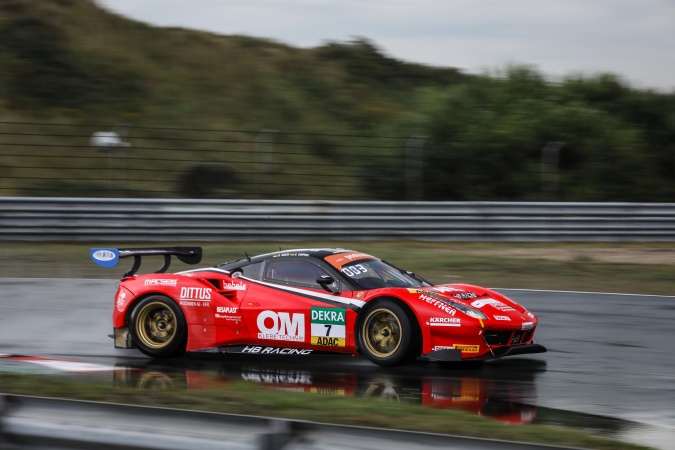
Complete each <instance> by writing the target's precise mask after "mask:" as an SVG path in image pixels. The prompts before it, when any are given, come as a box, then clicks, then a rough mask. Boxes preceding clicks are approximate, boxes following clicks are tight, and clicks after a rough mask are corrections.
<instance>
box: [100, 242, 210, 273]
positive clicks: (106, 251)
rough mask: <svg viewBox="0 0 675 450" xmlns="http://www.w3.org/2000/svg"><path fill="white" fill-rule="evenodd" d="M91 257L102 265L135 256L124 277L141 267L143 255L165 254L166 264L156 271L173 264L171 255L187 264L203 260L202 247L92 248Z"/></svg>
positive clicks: (162, 270) (112, 263)
mask: <svg viewBox="0 0 675 450" xmlns="http://www.w3.org/2000/svg"><path fill="white" fill-rule="evenodd" d="M90 255H91V259H92V260H93V261H94V262H95V263H96V264H98V265H99V266H101V267H105V268H111V267H115V266H117V263H118V262H119V260H120V258H128V257H130V256H133V257H134V265H133V266H132V267H131V270H129V271H128V272H126V273H125V274H124V275H123V276H122V277H123V278H127V277H130V276H132V275H134V274H135V273H136V272H137V271H138V269H139V268H140V267H141V257H142V256H164V264H163V265H162V267H160V268H159V269H158V270H156V271H155V273H164V272H166V270H167V269H168V268H169V265H171V256H172V255H175V256H177V257H178V259H179V260H181V261H182V262H184V263H185V264H198V263H199V262H200V261H201V260H202V248H201V247H157V248H92V249H91V250H90Z"/></svg>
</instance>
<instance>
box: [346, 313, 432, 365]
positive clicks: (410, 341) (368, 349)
mask: <svg viewBox="0 0 675 450" xmlns="http://www.w3.org/2000/svg"><path fill="white" fill-rule="evenodd" d="M413 333H414V331H413V326H412V323H411V320H410V318H409V317H408V315H407V314H406V312H405V310H404V309H403V308H402V307H401V306H399V305H398V304H396V303H394V302H393V301H391V300H377V301H376V303H374V304H373V306H372V307H370V308H369V309H368V310H367V311H366V312H365V313H364V316H363V318H362V320H361V321H360V322H359V332H358V341H359V348H360V350H361V353H363V355H364V356H365V357H366V358H368V359H369V360H371V361H372V362H374V363H375V364H378V365H380V366H395V365H399V364H405V363H407V362H410V361H411V360H413V359H414V358H415V357H417V356H418V355H419V352H418V351H417V350H418V349H416V348H415V347H416V345H415V343H416V342H417V339H416V337H415V336H414V335H413Z"/></svg>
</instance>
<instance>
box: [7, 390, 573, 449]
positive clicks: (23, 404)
mask: <svg viewBox="0 0 675 450" xmlns="http://www.w3.org/2000/svg"><path fill="white" fill-rule="evenodd" d="M0 447H1V448H4V449H11V450H15V449H16V450H18V449H25V448H39V449H43V450H56V449H72V448H78V449H82V450H89V449H101V448H106V449H120V450H121V449H125V450H184V449H188V448H198V449H202V450H222V449H228V450H281V449H286V450H293V449H309V448H322V449H334V450H342V449H345V450H346V449H354V448H359V449H362V450H371V449H372V450H375V449H382V448H386V449H389V450H404V449H405V450H407V449H410V448H415V449H420V450H424V449H430V450H431V449H439V448H444V449H448V450H459V449H467V448H471V449H475V450H556V449H560V450H562V449H568V450H570V447H556V446H548V445H538V444H529V443H522V442H511V441H502V440H490V439H477V438H470V437H461V436H453V435H441V434H433V433H419V432H410V431H401V430H385V429H379V428H365V427H355V426H345V425H330V424H321V423H316V422H307V421H299V420H287V419H276V418H271V417H258V416H240V415H234V414H223V413H209V412H200V411H188V410H181V409H167V408H154V407H144V406H131V405H119V404H111V403H98V402H85V401H75V400H61V399H50V398H40V397H27V396H18V395H1V394H0Z"/></svg>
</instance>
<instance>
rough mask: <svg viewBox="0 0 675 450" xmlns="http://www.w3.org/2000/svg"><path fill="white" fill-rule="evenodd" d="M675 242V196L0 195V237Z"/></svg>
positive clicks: (143, 239) (14, 238)
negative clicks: (667, 199)
mask: <svg viewBox="0 0 675 450" xmlns="http://www.w3.org/2000/svg"><path fill="white" fill-rule="evenodd" d="M398 239H410V240H428V241H517V242H537V241H674V240H675V203H538V202H537V203H534V202H532V203H530V202H503V203H502V202H354V201H293V200H168V199H101V198H30V197H29V198H23V197H0V240H36V241H39V240H62V241H72V240H75V241H83V240H86V241H90V242H91V241H176V240H180V241H186V240H196V241H233V240H241V241H245V240H266V241H297V240H398Z"/></svg>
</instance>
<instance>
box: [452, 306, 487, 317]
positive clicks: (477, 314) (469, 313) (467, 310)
mask: <svg viewBox="0 0 675 450" xmlns="http://www.w3.org/2000/svg"><path fill="white" fill-rule="evenodd" d="M455 308H457V307H456V306H455ZM457 309H459V310H460V311H462V312H463V313H464V314H466V315H467V316H469V317H473V318H474V319H482V320H487V316H486V315H485V314H483V312H481V311H478V310H477V309H473V308H469V307H467V306H464V307H463V308H457Z"/></svg>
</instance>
